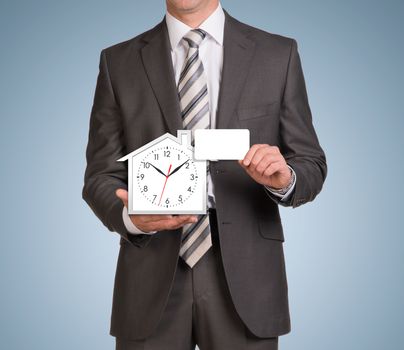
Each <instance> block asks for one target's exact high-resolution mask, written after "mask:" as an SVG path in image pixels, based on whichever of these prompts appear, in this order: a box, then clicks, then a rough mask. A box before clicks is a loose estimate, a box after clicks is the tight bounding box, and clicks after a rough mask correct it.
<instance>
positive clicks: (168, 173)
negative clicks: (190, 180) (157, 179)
mask: <svg viewBox="0 0 404 350" xmlns="http://www.w3.org/2000/svg"><path fill="white" fill-rule="evenodd" d="M171 166H172V164H170V167H169V168H168V172H167V175H166V181H165V182H164V187H163V190H162V191H161V196H160V200H159V205H160V202H161V198H163V193H164V189H165V188H166V183H167V180H168V176H169V175H170V170H171Z"/></svg>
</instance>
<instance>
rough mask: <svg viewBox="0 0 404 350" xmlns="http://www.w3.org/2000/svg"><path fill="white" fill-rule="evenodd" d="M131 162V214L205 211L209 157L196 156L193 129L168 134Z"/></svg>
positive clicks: (141, 150)
mask: <svg viewBox="0 0 404 350" xmlns="http://www.w3.org/2000/svg"><path fill="white" fill-rule="evenodd" d="M117 161H119V162H123V161H128V192H129V198H128V213H129V214H205V213H206V209H207V208H206V177H207V175H206V160H195V159H194V148H193V147H192V146H191V130H178V131H177V137H175V136H173V135H171V134H169V133H165V134H163V135H161V136H160V137H158V138H156V139H155V140H153V141H151V142H149V143H147V144H145V145H144V146H142V147H141V148H138V149H136V150H134V151H133V152H131V153H129V154H127V155H126V156H124V157H122V158H120V159H118V160H117Z"/></svg>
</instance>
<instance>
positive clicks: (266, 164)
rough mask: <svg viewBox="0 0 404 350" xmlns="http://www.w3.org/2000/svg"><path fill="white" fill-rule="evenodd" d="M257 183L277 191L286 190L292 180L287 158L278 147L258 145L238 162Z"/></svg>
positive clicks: (252, 147)
mask: <svg viewBox="0 0 404 350" xmlns="http://www.w3.org/2000/svg"><path fill="white" fill-rule="evenodd" d="M238 162H239V164H240V165H241V166H242V167H243V168H244V169H245V170H246V172H247V173H248V175H250V176H251V177H252V178H253V179H254V180H255V181H256V182H258V183H260V184H261V185H266V186H270V187H272V188H275V189H280V188H284V187H286V186H288V185H289V183H290V181H291V180H292V174H291V171H290V169H289V167H288V165H287V164H286V161H285V158H283V156H282V154H281V153H280V151H279V148H278V147H276V146H270V145H266V144H256V145H253V146H251V148H250V150H249V151H248V152H247V154H246V155H245V156H244V159H242V160H239V161H238Z"/></svg>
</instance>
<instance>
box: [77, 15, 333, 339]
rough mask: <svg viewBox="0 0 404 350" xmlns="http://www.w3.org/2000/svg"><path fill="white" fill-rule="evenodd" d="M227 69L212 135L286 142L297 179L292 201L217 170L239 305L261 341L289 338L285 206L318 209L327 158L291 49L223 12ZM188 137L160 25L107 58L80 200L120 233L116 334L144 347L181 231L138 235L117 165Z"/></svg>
mask: <svg viewBox="0 0 404 350" xmlns="http://www.w3.org/2000/svg"><path fill="white" fill-rule="evenodd" d="M225 15H226V19H225V29H224V61H223V71H222V81H221V87H220V95H219V102H218V112H217V117H216V118H217V124H216V128H232V129H237V128H248V129H249V130H250V134H251V144H257V143H267V144H270V145H277V146H279V148H280V150H281V153H282V154H283V155H284V157H285V159H286V161H287V162H288V164H289V165H290V166H292V167H293V169H294V170H295V172H296V176H297V182H296V187H295V190H294V193H293V195H292V196H291V197H290V199H289V200H288V201H287V202H285V203H280V202H279V198H278V197H276V196H274V195H272V194H270V193H269V192H267V191H266V190H265V189H264V187H263V186H262V185H260V184H258V183H256V182H255V181H254V180H253V179H252V178H250V177H249V176H248V175H247V174H246V172H245V171H244V169H242V168H241V167H240V165H239V164H238V163H237V162H236V161H219V162H212V163H211V173H212V181H213V183H214V188H215V199H216V209H217V218H218V231H219V237H220V247H221V256H222V262H223V267H224V272H225V276H226V279H227V283H228V287H229V290H230V294H231V297H232V300H233V303H234V305H235V308H236V310H237V312H238V314H239V316H240V318H241V319H242V320H243V322H244V323H245V325H246V326H247V327H248V329H249V330H250V331H251V332H252V333H254V334H255V335H256V336H259V337H274V336H278V335H281V334H285V333H287V332H289V330H290V319H289V309H288V293H287V281H286V274H285V263H284V255H283V244H282V242H283V241H284V235H283V230H282V224H281V219H280V216H279V210H278V204H282V205H286V206H292V207H294V208H295V207H297V206H299V205H302V204H304V203H306V202H309V201H312V200H313V199H314V198H315V197H316V195H317V194H318V193H319V192H320V190H321V188H322V185H323V182H324V180H325V178H326V173H327V166H326V158H325V155H324V152H323V150H322V148H321V147H320V145H319V142H318V139H317V136H316V133H315V130H314V128H313V125H312V117H311V112H310V107H309V104H308V100H307V95H306V88H305V83H304V77H303V73H302V68H301V64H300V59H299V55H298V51H297V45H296V41H295V40H293V39H290V38H286V37H282V36H278V35H273V34H269V33H267V32H264V31H261V30H258V29H256V28H253V27H250V26H248V25H245V24H243V23H240V22H238V21H237V20H235V19H234V18H233V17H231V16H230V15H229V14H228V13H227V12H225ZM177 129H182V121H181V114H180V107H179V101H178V96H177V93H176V86H175V81H174V75H173V67H172V63H171V55H170V44H169V40H168V33H167V28H166V24H165V20H163V21H162V22H160V23H159V24H158V25H157V26H156V27H154V28H153V29H151V30H149V31H147V32H145V33H143V34H141V35H139V36H137V37H135V38H133V39H131V40H129V41H126V42H123V43H120V44H117V45H114V46H112V47H109V48H107V49H105V50H103V51H102V53H101V60H100V73H99V76H98V81H97V87H96V92H95V97H94V105H93V109H92V113H91V122H90V133H89V141H88V148H87V161H88V165H87V169H86V174H85V184H84V188H83V198H84V199H85V200H86V202H87V203H88V204H89V206H90V207H91V208H92V210H93V211H94V212H95V214H96V215H97V216H98V217H99V218H100V220H101V221H102V222H103V223H104V225H105V226H106V227H107V228H108V229H109V230H111V231H115V232H118V233H119V234H120V235H121V247H120V253H119V259H118V265H117V271H116V279H115V288H114V298H113V310H112V320H111V321H112V322H111V334H112V335H114V336H117V337H122V338H126V339H141V338H145V337H147V336H149V335H150V334H151V333H152V332H153V330H154V329H155V327H156V325H157V323H158V321H159V318H160V316H161V314H162V312H163V311H164V308H165V305H166V303H167V300H168V296H169V293H170V289H171V287H172V282H173V278H174V276H175V272H176V268H177V262H178V254H179V248H180V239H181V230H180V229H178V230H172V231H162V232H158V233H156V234H155V235H153V236H149V235H131V234H130V233H129V232H128V231H127V230H126V228H125V226H124V224H123V220H122V207H123V204H122V202H121V201H120V200H119V199H118V198H117V197H116V196H115V190H116V189H117V188H127V165H126V164H125V163H121V162H117V161H116V160H117V159H118V158H120V157H122V156H124V155H125V154H127V153H129V152H131V151H132V150H134V149H136V148H139V147H141V146H143V145H144V144H146V143H148V142H149V141H151V140H153V139H154V138H156V137H158V136H160V135H162V134H163V133H165V132H167V131H168V132H170V133H172V134H173V135H176V132H177Z"/></svg>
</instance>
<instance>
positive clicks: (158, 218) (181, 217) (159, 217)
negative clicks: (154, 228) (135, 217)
mask: <svg viewBox="0 0 404 350" xmlns="http://www.w3.org/2000/svg"><path fill="white" fill-rule="evenodd" d="M193 216H194V215H176V216H174V215H139V221H142V222H143V223H152V222H159V221H166V220H171V219H175V220H177V221H181V220H188V219H189V218H191V217H193Z"/></svg>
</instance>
